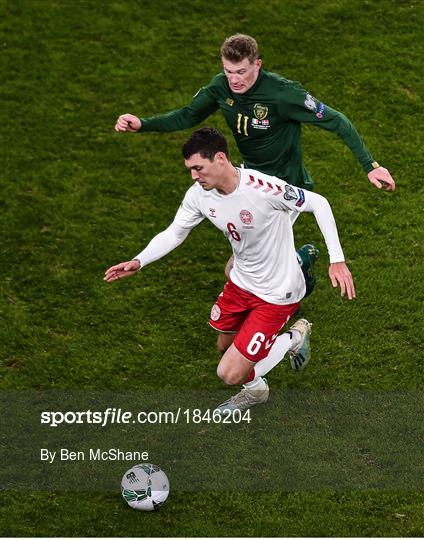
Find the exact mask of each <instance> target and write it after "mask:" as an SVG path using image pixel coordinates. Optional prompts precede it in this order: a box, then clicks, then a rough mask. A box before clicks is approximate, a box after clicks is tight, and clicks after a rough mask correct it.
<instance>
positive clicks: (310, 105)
mask: <svg viewBox="0 0 424 540" xmlns="http://www.w3.org/2000/svg"><path fill="white" fill-rule="evenodd" d="M305 107H306V108H307V109H309V110H310V111H314V112H315V111H316V110H317V102H316V100H315V98H314V97H312V96H311V94H306V99H305Z"/></svg>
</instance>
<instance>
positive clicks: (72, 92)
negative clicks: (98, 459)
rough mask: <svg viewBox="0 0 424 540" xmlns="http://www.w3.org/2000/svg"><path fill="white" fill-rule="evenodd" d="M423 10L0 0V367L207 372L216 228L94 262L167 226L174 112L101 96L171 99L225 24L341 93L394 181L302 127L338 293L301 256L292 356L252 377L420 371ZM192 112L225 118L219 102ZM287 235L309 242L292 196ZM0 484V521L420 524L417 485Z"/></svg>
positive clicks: (246, 529) (125, 379) (24, 526)
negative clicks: (292, 367) (116, 278)
mask: <svg viewBox="0 0 424 540" xmlns="http://www.w3.org/2000/svg"><path fill="white" fill-rule="evenodd" d="M207 8H208V9H207ZM423 28H424V7H423V4H422V2H420V1H414V0H404V1H400V0H397V1H395V0H370V1H365V0H364V1H362V0H353V1H348V0H338V1H337V2H336V1H333V0H326V1H324V0H323V1H320V2H314V1H312V0H305V1H300V0H299V1H294V0H293V1H286V2H283V1H277V0H270V1H268V2H266V3H265V2H253V1H248V2H238V1H236V2H229V1H223V2H221V3H219V4H218V5H217V7H216V9H215V10H210V9H209V6H206V4H205V3H204V2H201V1H200V0H189V1H188V2H182V1H180V0H176V1H175V2H173V3H172V4H171V3H168V2H154V1H150V0H146V1H143V2H135V1H133V0H132V1H123V0H122V1H111V2H107V3H100V2H96V1H94V0H90V1H85V2H76V1H66V2H64V1H58V0H57V1H54V0H51V1H41V0H17V1H13V2H12V1H7V0H0V37H1V40H0V44H1V48H2V50H1V85H0V100H1V101H0V102H1V113H2V114H1V128H2V129H1V142H2V162H1V163H2V166H1V172H0V181H1V192H0V207H1V217H0V219H1V230H2V242H1V290H2V298H1V301H0V302H1V304H0V309H1V315H2V318H3V320H4V322H3V323H2V325H1V327H0V352H1V356H0V376H1V386H0V388H1V389H2V390H4V391H8V390H16V389H19V390H26V389H36V390H40V391H41V390H42V391H45V390H49V389H59V390H60V389H94V390H99V391H120V392H122V391H127V390H138V389H146V388H152V389H157V390H159V389H160V390H161V391H162V390H163V389H169V390H171V389H187V390H190V391H192V390H202V389H207V390H211V391H220V390H222V389H223V385H222V384H221V383H220V381H219V380H218V379H217V377H216V375H215V366H216V363H217V360H218V355H217V353H216V352H215V338H216V336H215V335H214V333H213V332H212V331H211V330H210V329H209V327H208V325H207V320H208V315H209V310H210V307H211V305H212V303H213V302H214V300H215V298H216V296H217V294H218V293H219V292H220V291H221V288H222V285H223V282H224V276H223V266H224V262H225V260H226V258H227V257H228V256H229V251H230V248H229V246H228V245H226V244H225V241H224V239H223V238H222V235H221V234H220V233H219V232H218V231H217V230H215V229H212V227H210V226H209V225H208V224H206V223H205V224H202V225H201V226H200V227H199V228H198V229H196V230H195V231H194V232H193V233H192V235H191V236H190V237H189V238H188V239H187V241H186V242H185V243H184V245H182V246H181V247H180V248H178V250H177V251H175V252H173V253H172V254H170V255H169V256H168V257H166V258H165V259H163V260H161V261H159V262H157V263H155V264H152V265H151V266H149V267H147V268H146V269H145V270H144V271H143V272H142V273H141V274H139V275H138V276H137V277H136V278H133V279H132V280H128V281H122V282H118V283H115V284H113V285H111V286H107V285H105V284H104V283H103V281H102V275H103V272H104V270H105V268H107V267H108V266H109V265H111V264H113V263H115V262H119V261H121V260H125V259H127V258H131V257H133V256H134V255H135V254H137V253H138V252H139V251H140V249H141V248H142V247H143V246H144V245H145V244H146V243H147V242H148V240H149V239H150V238H151V237H152V236H153V235H154V234H156V233H157V232H159V231H160V230H162V229H163V228H165V227H166V226H167V225H168V223H169V222H170V221H171V220H172V218H173V215H174V213H175V211H176V209H177V206H178V204H179V201H180V200H181V198H182V196H183V194H184V192H185V190H186V189H187V188H188V186H189V185H190V184H191V180H190V178H189V175H188V174H187V172H186V171H185V170H184V166H183V161H182V158H181V146H182V144H183V142H184V141H185V139H186V137H187V135H188V133H189V132H188V131H187V132H180V133H170V134H153V133H152V134H146V135H143V136H142V135H130V134H117V133H115V132H114V131H113V126H114V122H115V119H116V117H117V116H118V114H121V113H124V112H132V113H135V114H139V115H146V116H147V115H150V114H154V113H159V112H166V111H167V110H170V109H172V108H176V107H178V106H181V105H183V104H185V103H186V102H187V101H188V100H189V98H190V96H192V95H193V94H194V93H195V92H196V91H197V89H198V88H199V87H200V86H202V85H204V84H206V82H208V81H209V80H210V78H212V76H213V75H214V74H215V73H217V72H218V71H219V70H220V63H219V55H218V50H219V47H220V45H221V43H222V41H223V39H224V38H225V37H226V36H228V35H230V34H232V33H234V32H237V31H244V32H247V33H250V34H252V35H254V36H255V37H256V38H257V40H258V42H259V44H260V45H261V48H262V53H263V58H264V63H265V67H266V68H267V69H269V70H271V71H277V72H281V73H282V74H284V75H285V76H286V77H288V78H292V79H296V80H299V81H301V82H302V83H303V85H304V86H305V87H306V88H307V89H308V90H310V91H311V93H313V94H314V95H316V96H317V97H319V98H321V99H322V100H323V101H324V102H325V103H328V105H330V106H333V107H334V108H336V109H338V110H341V111H343V112H344V113H345V114H346V115H347V116H348V117H349V118H350V119H351V120H352V122H353V123H354V124H355V126H356V127H357V128H358V130H359V131H360V132H361V134H362V135H363V137H364V139H365V142H366V144H367V146H368V148H369V149H370V150H371V152H372V154H373V155H374V157H375V159H377V160H378V161H379V162H381V163H382V164H383V165H384V166H386V167H387V168H388V169H389V170H390V171H391V172H392V174H393V176H394V177H395V179H396V181H397V190H396V191H395V192H394V193H393V194H386V193H382V192H378V191H377V190H375V188H373V187H372V186H371V184H369V182H368V180H367V178H366V175H365V174H364V172H363V171H362V169H361V168H360V166H359V165H358V164H357V163H356V161H355V159H354V157H353V156H352V155H351V153H350V151H349V150H348V149H347V148H346V147H345V146H344V145H343V143H342V142H341V141H340V140H338V139H337V137H335V136H333V135H331V134H328V133H326V132H324V131H322V130H318V129H315V128H305V129H304V132H303V133H304V135H303V140H304V154H305V162H306V165H307V167H308V169H309V170H310V172H311V173H312V175H313V177H314V180H315V185H316V190H317V191H318V192H320V193H322V194H323V195H325V196H326V197H327V198H328V199H329V200H330V202H331V204H332V206H333V210H334V213H335V215H336V219H337V223H338V227H339V231H340V236H341V239H342V244H343V246H344V250H345V254H346V256H347V259H348V264H349V266H350V268H351V270H352V273H353V275H354V278H355V281H356V287H357V300H356V301H355V302H354V303H348V302H347V301H341V300H340V299H339V297H338V294H337V292H336V291H333V290H332V288H331V286H330V283H329V281H328V279H327V277H326V273H327V261H326V259H325V256H324V257H322V258H321V259H320V260H319V261H318V263H317V270H318V273H319V278H320V279H319V283H318V287H317V289H316V291H315V292H314V294H313V295H312V296H311V297H310V298H308V299H307V300H306V301H305V303H304V306H303V313H304V314H305V316H307V317H308V318H310V319H311V320H312V321H313V323H314V334H313V354H314V356H313V360H312V362H311V365H310V367H308V369H307V370H306V371H305V372H303V373H302V374H300V375H298V376H295V374H293V373H290V372H289V370H288V369H287V366H283V367H282V368H279V369H276V370H275V372H273V373H272V374H271V375H270V384H271V388H272V389H273V388H274V389H278V388H283V389H296V390H300V391H302V390H322V391H323V392H325V391H326V390H330V389H331V390H333V389H338V390H350V389H351V390H363V389H369V390H373V391H376V392H378V391H382V390H399V391H403V390H422V388H423V382H424V369H423V363H422V360H423V359H422V353H421V351H420V346H421V344H422V330H421V328H422V314H423V313H422V301H423V286H422V283H423V271H422V232H421V231H422V226H423V219H422V204H421V201H420V197H422V188H421V184H422V182H421V177H422V170H423V166H424V160H423V157H422V125H423V121H424V115H423V102H422V96H423V95H424V84H423V79H422V73H423V68H424V66H423V57H424V55H423V52H424V51H423V43H424V30H423ZM208 124H212V125H215V126H217V127H218V128H220V129H222V131H223V132H224V133H226V134H227V135H230V134H229V132H228V129H227V127H226V126H225V124H224V120H223V118H222V116H221V115H220V114H216V115H214V116H213V117H212V118H210V119H209V120H208ZM231 149H232V153H233V157H234V160H235V161H237V160H238V154H237V151H236V149H235V146H234V143H233V142H232V141H231ZM295 234H296V243H297V244H298V245H301V244H302V243H305V242H308V241H312V242H315V243H317V244H318V245H319V247H320V248H321V251H322V252H325V247H324V244H323V240H322V238H321V237H320V234H319V232H318V231H317V229H316V226H315V223H314V220H313V219H312V218H311V217H310V216H302V218H301V219H300V220H298V222H297V223H296V226H295ZM270 407H272V404H270ZM75 408H77V406H76V407H75ZM258 417H260V419H261V422H264V423H265V425H266V414H260V415H258ZM260 427H261V428H262V429H264V425H263V424H262V425H260ZM164 438H165V440H164V444H166V431H164ZM281 444H284V441H282V442H281ZM152 459H153V458H152ZM217 459H219V457H218V456H217ZM153 461H154V460H153ZM187 461H188V463H189V462H190V456H187ZM163 466H164V468H165V470H166V464H164V465H163ZM123 469H125V464H123ZM117 482H118V483H119V478H118V480H117ZM171 486H172V478H171ZM0 499H1V502H2V505H1V510H0V515H1V525H0V531H1V532H2V534H3V535H12V536H24V535H36V536H52V535H55V536H68V535H69V536H71V535H76V536H81V535H88V536H239V535H241V536H358V535H359V536H422V535H423V534H424V522H423V503H424V497H423V494H422V491H421V492H417V491H409V492H402V491H378V490H374V491H366V490H362V491H355V492H352V491H349V492H348V491H347V492H340V491H334V492H329V491H298V492H282V491H278V492H277V491H276V492H271V493H267V492H263V491H261V490H259V491H258V493H244V492H243V493H242V492H226V491H224V492H219V493H217V492H215V491H214V492H209V493H208V492H206V493H205V492H200V493H185V492H183V491H173V492H172V493H171V496H170V499H169V501H168V502H167V503H166V506H164V508H163V509H162V510H161V512H159V513H155V514H153V515H148V514H144V513H142V514H140V513H137V512H133V511H131V510H129V509H127V508H125V507H124V506H123V504H122V503H121V501H120V499H119V494H118V492H116V493H114V492H104V493H89V492H78V493H75V492H67V491H65V490H64V491H62V492H60V491H58V492H55V493H46V492H39V491H32V492H29V493H28V492H25V493H24V492H13V491H3V492H2V493H1V495H0Z"/></svg>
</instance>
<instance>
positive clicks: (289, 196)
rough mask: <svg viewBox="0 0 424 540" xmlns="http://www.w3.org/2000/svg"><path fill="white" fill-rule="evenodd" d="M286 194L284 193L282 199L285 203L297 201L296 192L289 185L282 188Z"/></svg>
mask: <svg viewBox="0 0 424 540" xmlns="http://www.w3.org/2000/svg"><path fill="white" fill-rule="evenodd" d="M284 189H285V190H286V192H285V193H284V198H285V199H286V201H295V200H296V199H297V195H296V191H295V190H294V188H293V187H292V186H291V185H290V184H286V185H285V186H284Z"/></svg>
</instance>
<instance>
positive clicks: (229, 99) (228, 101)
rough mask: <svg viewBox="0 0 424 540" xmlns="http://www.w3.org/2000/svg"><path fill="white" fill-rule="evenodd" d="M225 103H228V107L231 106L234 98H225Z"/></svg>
mask: <svg viewBox="0 0 424 540" xmlns="http://www.w3.org/2000/svg"><path fill="white" fill-rule="evenodd" d="M225 103H226V104H227V105H229V106H230V107H232V106H233V105H234V99H231V98H227V99H226V100H225Z"/></svg>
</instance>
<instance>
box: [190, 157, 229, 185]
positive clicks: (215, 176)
mask: <svg viewBox="0 0 424 540" xmlns="http://www.w3.org/2000/svg"><path fill="white" fill-rule="evenodd" d="M184 163H185V166H186V167H187V169H190V172H191V177H192V179H193V180H194V181H195V182H198V183H199V184H200V185H201V187H202V188H203V189H204V190H206V191H210V190H211V189H215V188H219V187H220V185H221V182H222V159H221V158H220V156H219V153H218V154H216V155H215V157H214V159H213V161H210V160H209V159H207V158H203V157H202V156H201V155H200V154H193V155H192V156H190V157H189V158H188V159H186V160H185V162H184Z"/></svg>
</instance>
